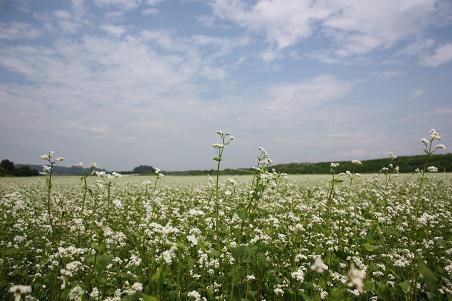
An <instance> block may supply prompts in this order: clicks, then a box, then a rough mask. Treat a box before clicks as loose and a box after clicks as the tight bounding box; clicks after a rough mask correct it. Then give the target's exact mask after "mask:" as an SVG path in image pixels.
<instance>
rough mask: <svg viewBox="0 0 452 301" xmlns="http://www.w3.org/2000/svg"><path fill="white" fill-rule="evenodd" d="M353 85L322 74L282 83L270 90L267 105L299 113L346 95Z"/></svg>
mask: <svg viewBox="0 0 452 301" xmlns="http://www.w3.org/2000/svg"><path fill="white" fill-rule="evenodd" d="M351 87H352V86H351V85H350V84H349V83H347V82H344V81H341V80H338V79H337V78H335V77H334V76H331V75H321V76H318V77H316V78H313V79H309V80H306V81H303V82H301V83H296V84H280V85H276V86H274V87H272V88H271V89H270V90H269V92H268V93H269V99H270V100H269V101H268V103H267V104H266V106H267V107H268V108H269V109H271V110H282V111H290V112H292V113H299V112H300V111H306V110H309V109H313V108H316V107H319V106H321V105H324V104H326V103H328V102H330V101H332V100H335V99H338V98H340V97H342V96H344V95H346V94H347V93H348V92H350V90H351Z"/></svg>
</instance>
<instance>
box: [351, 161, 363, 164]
mask: <svg viewBox="0 0 452 301" xmlns="http://www.w3.org/2000/svg"><path fill="white" fill-rule="evenodd" d="M352 164H356V165H363V163H362V162H361V161H359V160H352Z"/></svg>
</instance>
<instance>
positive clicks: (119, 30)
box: [101, 24, 126, 37]
mask: <svg viewBox="0 0 452 301" xmlns="http://www.w3.org/2000/svg"><path fill="white" fill-rule="evenodd" d="M101 29H102V30H103V31H105V32H106V33H108V34H111V35H112V36H115V37H121V36H122V35H123V34H124V33H125V32H126V28H125V27H124V26H119V25H113V24H105V25H102V26H101Z"/></svg>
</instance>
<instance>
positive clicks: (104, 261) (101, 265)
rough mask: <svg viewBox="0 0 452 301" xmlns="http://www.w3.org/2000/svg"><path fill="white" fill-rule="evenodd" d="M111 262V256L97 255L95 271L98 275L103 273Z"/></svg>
mask: <svg viewBox="0 0 452 301" xmlns="http://www.w3.org/2000/svg"><path fill="white" fill-rule="evenodd" d="M112 260H113V256H111V255H99V256H97V262H96V267H95V269H96V271H97V272H98V273H100V272H103V271H104V270H105V269H106V268H107V266H108V265H109V264H110V263H111V261H112Z"/></svg>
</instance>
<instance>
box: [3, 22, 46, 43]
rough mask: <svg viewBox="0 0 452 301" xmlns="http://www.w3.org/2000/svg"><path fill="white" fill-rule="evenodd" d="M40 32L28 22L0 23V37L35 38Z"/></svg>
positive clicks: (5, 38) (13, 38) (12, 38)
mask: <svg viewBox="0 0 452 301" xmlns="http://www.w3.org/2000/svg"><path fill="white" fill-rule="evenodd" d="M40 35H41V32H40V31H39V30H37V29H35V28H33V26H31V25H30V24H27V23H21V22H12V23H9V24H1V23H0V39H4V40H17V39H36V38H37V37H39V36H40Z"/></svg>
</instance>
